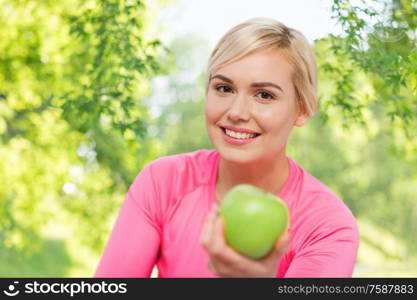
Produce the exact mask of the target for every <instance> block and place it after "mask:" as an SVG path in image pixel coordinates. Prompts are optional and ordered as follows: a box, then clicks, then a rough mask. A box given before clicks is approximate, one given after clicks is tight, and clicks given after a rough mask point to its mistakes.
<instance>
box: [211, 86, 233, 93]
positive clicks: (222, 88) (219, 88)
mask: <svg viewBox="0 0 417 300" xmlns="http://www.w3.org/2000/svg"><path fill="white" fill-rule="evenodd" d="M215 89H216V91H219V92H220V93H230V92H232V89H231V88H230V87H228V86H227V85H218V86H216V87H215Z"/></svg>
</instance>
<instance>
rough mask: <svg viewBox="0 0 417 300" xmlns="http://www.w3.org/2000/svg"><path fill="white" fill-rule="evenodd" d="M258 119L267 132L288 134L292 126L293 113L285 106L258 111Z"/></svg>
mask: <svg viewBox="0 0 417 300" xmlns="http://www.w3.org/2000/svg"><path fill="white" fill-rule="evenodd" d="M257 121H258V124H259V126H260V127H261V128H262V129H263V130H264V131H265V132H269V133H272V134H273V135H287V134H288V131H290V130H291V128H292V117H291V113H290V111H288V110H287V109H286V108H285V107H276V108H274V109H269V110H262V111H258V114H257Z"/></svg>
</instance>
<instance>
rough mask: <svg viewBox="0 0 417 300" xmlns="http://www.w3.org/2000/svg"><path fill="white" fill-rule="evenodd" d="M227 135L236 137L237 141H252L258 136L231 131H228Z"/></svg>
mask: <svg viewBox="0 0 417 300" xmlns="http://www.w3.org/2000/svg"><path fill="white" fill-rule="evenodd" d="M226 134H227V135H228V136H231V137H234V138H235V139H251V138H253V137H255V136H256V134H254V133H252V134H249V133H241V132H235V131H231V130H229V129H226Z"/></svg>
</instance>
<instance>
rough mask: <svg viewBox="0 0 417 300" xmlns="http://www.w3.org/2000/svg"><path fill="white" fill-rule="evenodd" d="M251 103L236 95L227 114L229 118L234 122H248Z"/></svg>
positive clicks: (242, 96)
mask: <svg viewBox="0 0 417 300" xmlns="http://www.w3.org/2000/svg"><path fill="white" fill-rule="evenodd" d="M249 106H250V103H249V101H248V99H247V97H245V96H244V95H236V97H235V98H234V99H233V102H232V104H231V107H230V108H229V111H228V113H227V117H228V118H229V119H230V120H232V121H234V122H238V121H248V120H249V118H250V108H249Z"/></svg>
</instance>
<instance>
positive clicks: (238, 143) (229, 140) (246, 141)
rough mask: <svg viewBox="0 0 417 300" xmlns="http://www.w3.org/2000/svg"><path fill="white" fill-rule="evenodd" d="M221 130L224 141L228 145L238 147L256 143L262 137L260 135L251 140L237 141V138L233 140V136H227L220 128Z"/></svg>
mask: <svg viewBox="0 0 417 300" xmlns="http://www.w3.org/2000/svg"><path fill="white" fill-rule="evenodd" d="M219 129H220V131H221V132H222V137H223V139H224V140H225V141H226V142H227V143H229V144H232V145H236V146H241V145H246V144H249V143H251V142H253V141H255V140H256V139H257V138H258V137H259V136H260V135H257V136H255V137H253V138H250V139H235V138H233V137H231V136H228V135H227V134H226V132H225V130H224V129H223V128H222V127H220V128H219Z"/></svg>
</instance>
